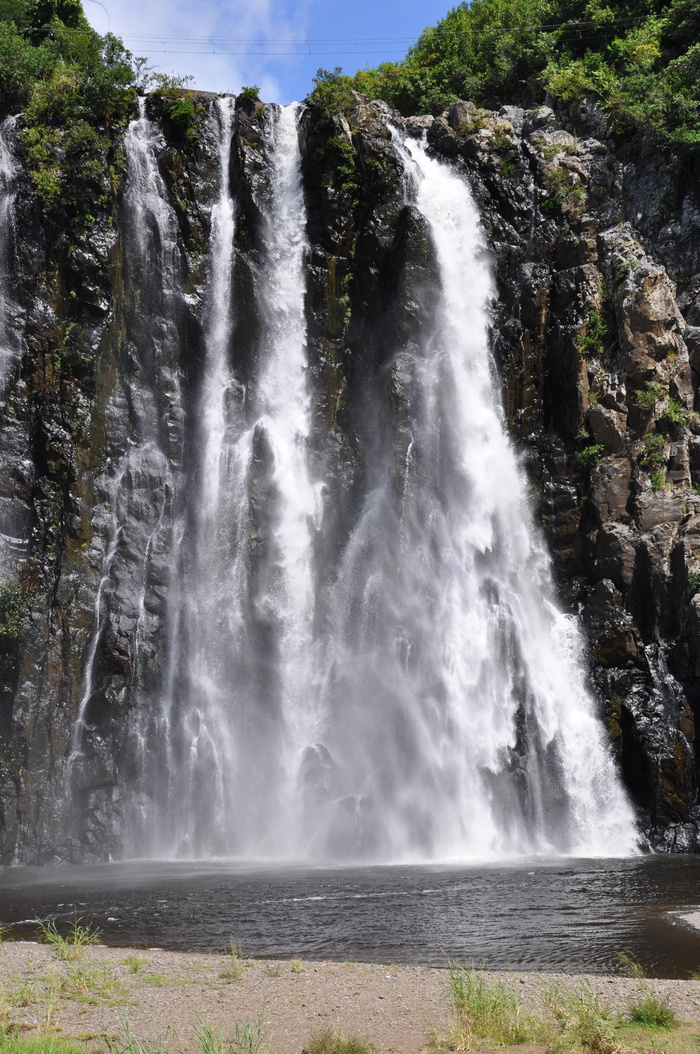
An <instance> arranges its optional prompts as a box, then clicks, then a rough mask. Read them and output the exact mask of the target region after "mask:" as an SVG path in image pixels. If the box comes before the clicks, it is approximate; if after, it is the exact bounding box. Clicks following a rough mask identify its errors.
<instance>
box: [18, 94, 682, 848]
mask: <svg viewBox="0 0 700 1054" xmlns="http://www.w3.org/2000/svg"><path fill="white" fill-rule="evenodd" d="M212 105H213V97H211V96H208V95H205V94H204V93H202V94H201V95H200V96H199V99H198V105H197V114H196V124H197V136H196V137H195V138H194V140H193V141H191V142H189V143H188V144H187V145H186V146H183V145H182V144H178V143H177V142H176V141H175V140H174V138H173V135H172V130H169V129H168V126H167V120H166V119H165V117H164V115H163V113H161V112H160V110H159V109H158V105H157V104H156V103H152V104H150V103H149V109H148V112H149V115H150V116H151V117H152V118H153V119H155V120H158V121H160V122H161V127H162V131H163V134H164V140H163V144H162V148H161V150H160V153H159V157H158V164H159V171H160V172H161V175H162V178H163V181H164V184H165V186H166V188H167V193H168V195H169V200H170V201H171V204H172V206H173V208H174V211H175V216H176V221H177V228H178V229H177V242H178V248H177V264H176V266H177V268H178V269H179V270H178V282H179V284H180V289H181V292H182V294H183V295H182V297H181V299H180V301H179V307H178V309H177V312H176V316H177V317H176V319H175V322H174V323H173V319H172V318H169V317H167V315H168V313H167V311H166V310H165V307H164V306H163V304H162V302H159V299H158V298H159V296H161V295H162V294H161V292H159V291H158V290H157V289H156V288H155V284H154V285H153V287H151V286H150V285H149V283H145V284H143V285H140V286H138V287H137V285H136V284H135V281H136V280H135V276H134V274H133V262H132V260H131V257H130V252H129V227H128V220H127V219H126V218H125V216H124V212H123V208H124V202H123V200H120V201H118V202H117V203H116V205H115V207H114V209H113V210H111V211H107V210H106V208H105V209H102V211H100V209H98V210H97V211H98V215H97V216H96V219H95V223H94V226H93V228H92V229H91V230H89V231H86V232H85V233H84V234H83V235H80V236H79V237H78V238H77V239H76V240H75V244H74V245H72V246H71V247H70V248H68V246H67V243H66V240H65V239H58V240H52V238H54V236H53V235H51V234H49V233H48V232H47V231H45V230H44V227H43V224H42V215H41V209H40V207H39V204H38V202H37V199H36V198H35V196H34V194H33V191H32V188H31V186H30V185H29V183H28V181H27V180H24V181H23V182H22V183H21V186H20V192H19V196H18V200H17V206H16V207H17V217H18V219H17V226H16V255H15V257H14V261H13V268H14V272H13V276H12V281H13V297H14V299H15V300H16V302H17V312H16V318H17V328H18V331H21V336H22V340H23V345H24V352H23V355H22V357H21V359H20V360H19V361H18V362H17V364H16V367H15V369H14V372H13V374H12V377H11V378H10V382H9V384H8V387H7V391H6V393H5V395H4V396H3V403H2V405H1V406H0V427H1V428H2V452H1V455H0V532H1V537H0V545H1V546H2V552H3V554H4V557H5V566H6V567H7V568H8V570H9V575H10V578H11V580H12V581H13V582H14V583H16V584H17V586H18V588H19V590H20V592H21V595H22V597H23V603H24V606H25V609H26V613H27V616H26V619H25V621H24V623H23V626H22V630H21V640H20V641H19V643H18V646H17V657H16V664H15V667H14V671H13V680H12V683H11V684H10V685H9V689H10V690H8V691H5V688H4V687H3V692H4V694H2V693H0V735H1V736H2V743H1V744H0V860H2V861H11V860H19V861H25V862H35V861H39V862H43V861H53V860H59V859H60V860H66V859H73V860H93V859H94V860H97V859H104V858H106V857H108V856H109V855H110V854H112V853H119V852H120V850H121V847H122V845H123V825H124V823H125V822H126V821H125V817H126V811H125V810H126V805H125V801H124V787H125V786H128V784H129V782H130V779H131V777H132V772H133V768H134V766H135V764H136V760H135V758H134V757H133V755H132V753H131V752H130V747H129V744H128V742H126V740H125V737H124V733H125V728H126V721H127V717H128V715H129V714H130V713H133V712H134V711H136V710H143V709H144V708H147V706H148V699H149V698H152V697H153V696H154V695H155V694H156V693H157V692H158V690H159V686H160V685H161V684H162V683H163V677H164V662H165V653H164V641H165V633H166V617H167V612H166V596H167V591H168V588H169V584H170V579H171V575H172V558H173V524H174V514H175V505H176V504H177V503H178V502H180V503H182V502H186V501H187V498H188V495H187V493H186V492H183V491H182V490H181V487H180V484H181V482H182V479H183V466H186V465H187V464H188V459H190V458H191V456H192V444H193V436H194V434H195V432H196V426H197V425H196V422H197V412H198V409H197V405H196V393H197V391H198V384H199V380H200V377H201V370H202V362H203V340H202V327H203V310H204V304H203V296H204V287H205V279H206V260H205V247H206V244H207V240H208V236H209V228H210V213H211V206H212V202H213V201H214V199H215V196H216V188H217V180H218V171H217V157H216V143H215V142H214V141H213V138H212V135H211V132H210V128H209V125H208V124H207V112H208V109H209V107H211V106H212ZM388 117H390V119H391V122H392V123H393V124H394V125H395V126H397V127H398V128H403V129H405V131H406V133H407V134H408V135H414V136H422V135H426V136H427V139H428V142H429V144H430V147H431V148H432V150H433V151H434V152H435V153H436V154H437V155H440V156H443V157H445V158H447V159H449V161H450V163H451V164H454V165H456V166H458V167H459V168H460V169H461V170H462V171H463V172H464V176H465V179H467V180H468V181H469V183H470V185H471V187H472V190H473V193H474V196H475V199H476V201H477V203H478V205H479V208H480V210H481V215H482V221H483V224H484V228H485V231H486V236H487V241H488V244H489V248H490V251H491V256H492V263H493V267H494V271H495V279H496V284H497V297H496V299H495V302H494V304H493V351H494V361H495V364H496V367H497V369H498V371H499V373H500V377H501V382H502V389H503V402H504V407H505V412H506V416H507V420H508V424H509V427H510V430H511V434H512V436H513V440H514V442H515V443H516V444H517V445H518V447H519V448H520V449H521V450H522V451H523V455H524V456H523V461H524V464H525V465H526V468H527V471H528V472H529V474H530V476H531V480H532V489H533V495H534V496H535V502H536V505H537V512H538V515H539V519H540V522H541V524H542V528H543V530H544V532H545V534H546V536H547V539H548V542H549V544H550V548H551V551H552V554H553V559H554V565H555V571H556V574H557V578H558V583H559V587H560V594H561V598H562V603H564V604H565V605H568V606H569V607H570V608H571V610H576V611H580V612H581V615H582V619H583V623H584V626H585V628H586V631H587V633H588V637H589V641H590V655H589V661H590V663H591V670H592V676H593V680H594V683H595V685H596V686H597V689H598V691H599V694H600V700H601V707H602V708H603V710H604V711H605V714H606V715H607V720H608V723H609V726H610V729H611V734H612V737H613V742H614V745H615V750H616V752H617V755H618V758H619V761H620V766H621V771H622V773H623V777H624V779H625V781H626V783H627V786H628V788H629V790H630V794H631V796H632V798H633V799H634V801H635V802H636V804H637V806H638V808H639V810H640V815H641V816H642V818H643V824H644V827H645V830H646V833H647V835H648V837H649V839H650V842H651V844H652V845H654V846H656V847H658V848H661V849H668V850H674V851H690V850H694V849H695V848H696V847H697V846H698V844H699V843H700V836H699V834H698V832H699V831H700V803H698V797H697V794H698V790H697V770H698V754H697V748H696V742H695V724H696V720H697V718H698V715H699V714H700V680H699V678H700V592H699V590H700V496H698V494H696V490H697V489H698V487H699V486H700V423H699V422H698V419H697V417H696V416H695V414H694V407H695V403H696V399H697V387H698V382H699V378H700V229H699V228H700V204H699V203H698V200H697V193H696V191H695V190H694V188H693V187H692V186H691V185H690V184H689V183H687V182H686V181H685V179H684V174H683V172H682V170H681V167H680V162H678V161H676V160H674V159H671V158H666V157H664V156H663V155H661V154H660V153H659V152H658V151H657V150H655V149H654V148H652V147H651V146H649V145H647V144H645V143H643V142H637V141H634V140H633V141H630V142H627V143H625V144H624V145H623V146H622V147H617V146H616V145H615V144H614V143H613V141H612V139H611V135H610V130H609V128H608V125H607V122H606V120H605V118H604V116H603V115H602V114H601V113H600V112H599V111H598V110H597V109H596V107H595V105H594V104H593V103H591V102H586V103H585V104H582V105H581V106H579V107H577V108H576V109H575V110H573V111H571V112H568V111H566V112H565V111H561V112H555V111H554V110H552V109H550V108H548V107H541V108H539V109H537V110H533V111H524V110H522V109H519V108H517V107H509V106H505V107H503V109H502V110H500V111H499V112H498V113H495V112H492V111H480V110H478V109H477V107H475V106H474V105H473V104H472V103H470V102H468V101H462V102H457V103H455V104H453V106H452V107H451V108H450V110H449V111H448V113H447V114H446V115H444V116H442V117H437V118H432V117H414V118H409V119H407V120H405V121H404V120H403V119H402V118H401V117H399V115H397V114H389V113H388V108H387V107H386V106H385V105H384V104H383V103H371V102H368V101H367V100H366V99H364V98H363V97H362V96H360V95H358V94H355V95H354V97H353V102H352V105H351V106H350V107H349V108H348V111H347V112H346V114H345V115H342V116H341V115H328V114H326V113H324V112H322V111H321V110H319V109H316V108H314V107H309V108H308V109H307V111H306V113H305V115H304V118H303V122H302V132H303V140H304V141H303V144H302V147H303V156H304V180H305V187H306V194H307V203H308V217H309V218H308V230H309V238H310V251H309V259H308V292H307V321H308V332H309V348H310V358H309V362H310V365H309V372H310V376H311V378H312V383H313V388H314V413H315V415H316V420H317V423H318V427H316V429H315V430H314V435H315V437H316V438H315V443H316V446H315V448H314V457H315V458H316V459H317V461H318V466H319V475H321V474H322V475H323V476H324V478H326V479H327V480H328V489H329V493H328V494H327V496H326V508H327V510H328V513H327V515H328V522H329V524H330V527H329V529H328V530H327V531H326V533H325V535H324V538H323V540H321V539H319V541H318V547H319V552H318V558H319V559H323V560H324V561H326V562H327V564H328V566H329V567H331V566H334V564H335V562H337V560H338V559H339V555H340V551H341V547H342V540H343V539H344V538H346V537H347V534H348V531H349V530H350V528H351V527H352V524H353V522H354V518H355V516H356V515H357V511H358V502H357V500H356V496H357V494H358V493H359V491H360V489H361V487H362V486H363V481H364V480H365V479H366V476H367V473H368V472H370V471H371V468H370V463H371V458H370V456H369V455H370V452H371V446H372V443H373V442H375V441H376V436H377V434H379V433H381V431H382V429H390V430H391V433H392V435H393V437H394V442H396V443H398V444H400V445H402V447H405V446H406V445H407V444H408V442H409V439H410V437H409V433H410V421H408V420H407V419H406V393H407V392H408V391H410V386H411V383H412V380H411V378H412V370H413V369H414V368H415V358H414V352H415V348H414V339H415V331H416V328H417V327H418V328H419V327H420V326H421V324H422V322H421V317H420V312H419V311H418V309H417V306H416V305H417V303H418V302H419V298H420V295H423V292H424V290H425V285H426V283H429V282H430V281H432V280H433V279H432V278H431V274H432V273H433V271H432V268H431V266H430V263H431V254H432V248H431V245H430V239H429V237H428V236H427V232H426V230H425V226H424V223H423V221H422V220H421V217H420V215H419V214H418V213H417V212H416V211H415V210H414V209H412V208H411V207H410V205H407V204H406V201H405V194H404V186H403V182H402V177H401V166H400V163H399V162H398V160H397V158H396V155H395V152H394V150H393V148H392V144H391V134H390V132H389V131H388V128H387V118H388ZM265 119H266V114H265V109H264V108H263V107H262V104H260V103H259V102H258V101H256V100H238V101H237V103H236V109H235V120H234V145H233V150H232V155H231V170H230V179H231V183H232V186H233V187H234V189H235V192H236V199H237V208H238V226H237V230H238V235H237V238H238V242H237V248H238V250H239V257H238V260H239V264H238V266H237V268H236V273H235V276H234V282H235V302H236V304H237V305H238V306H237V314H236V318H235V333H234V341H233V344H234V346H235V348H236V355H237V356H238V363H237V364H238V368H239V370H240V374H241V377H242V378H243V379H245V376H246V374H247V371H248V370H250V369H252V367H253V364H252V359H251V357H252V355H253V348H254V347H255V345H256V334H257V332H258V330H259V325H260V320H259V319H258V318H257V316H256V307H255V296H254V287H255V273H256V262H257V258H258V257H257V254H258V253H259V248H260V225H261V217H262V215H263V210H264V208H265V196H266V191H265V168H266V162H265V156H264V135H263V130H264V121H265ZM169 136H170V138H169ZM662 200H663V202H664V204H663V207H662V206H660V205H659V202H661V201H662ZM154 283H155V279H154ZM255 458H256V473H257V475H256V480H257V481H258V485H259V490H260V495H262V493H263V491H264V488H265V486H266V471H267V468H266V466H267V461H268V457H267V452H266V440H265V436H264V434H263V433H262V432H261V433H260V434H259V435H257V436H256V440H255ZM117 480H118V485H117ZM263 504H264V503H263ZM255 511H256V510H255V509H254V512H255ZM115 523H116V524H117V525H118V536H116V535H115V533H114V531H115V528H114V524H115ZM255 531H256V534H255V537H253V538H252V539H251V543H250V544H251V546H254V545H263V544H265V523H264V517H263V516H262V513H260V516H259V517H258V519H257V520H256V521H255ZM96 626H98V627H99V633H98V634H97V636H96V629H95V627H96ZM89 664H92V665H91V667H90V671H91V692H90V695H89V697H88V698H85V686H86V683H87V682H86V670H87V668H88V665H89ZM80 713H82V731H81V733H80V734H81V746H82V752H81V757H80V761H79V764H76V765H75V768H74V771H72V772H71V773H70V774H69V777H67V775H66V765H67V760H66V759H67V758H68V757H69V755H70V753H71V737H72V736H73V735H74V731H73V730H74V727H75V720H76V716H78V715H79V714H80ZM324 749H325V748H323V747H322V746H319V747H318V748H317V749H316V755H314V756H313V757H311V755H309V758H308V759H307V768H308V772H309V786H310V787H311V790H310V793H312V790H313V786H314V785H315V783H318V782H319V781H323V780H326V781H329V780H332V779H333V773H332V772H331V771H330V769H329V767H328V764H327V759H326V758H325V755H324ZM67 778H69V781H70V785H71V786H72V788H73V796H72V800H67V799H66V795H65V786H66V779H67ZM157 778H158V776H157V774H155V773H154V774H152V780H153V783H154V785H155V783H156V782H157ZM154 793H155V792H154ZM346 804H347V803H346ZM345 807H346V806H345V805H344V804H343V803H341V804H340V806H339V808H340V809H341V810H342V809H343V808H345ZM364 807H366V808H370V807H371V804H366V805H363V808H364ZM347 809H348V815H349V816H350V815H351V814H352V815H354V814H355V812H356V811H357V810H356V803H354V802H352V803H349V804H347ZM353 810H354V811H353ZM348 822H350V821H348ZM136 848H137V849H138V847H136Z"/></svg>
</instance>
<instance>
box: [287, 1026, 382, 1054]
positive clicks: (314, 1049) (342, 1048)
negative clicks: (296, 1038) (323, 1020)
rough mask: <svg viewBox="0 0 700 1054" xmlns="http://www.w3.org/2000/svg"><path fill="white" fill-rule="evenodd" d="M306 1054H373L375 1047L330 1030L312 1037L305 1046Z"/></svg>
mask: <svg viewBox="0 0 700 1054" xmlns="http://www.w3.org/2000/svg"><path fill="white" fill-rule="evenodd" d="M305 1049H306V1051H307V1054H375V1052H376V1047H373V1046H372V1044H371V1043H363V1042H362V1040H360V1039H356V1038H355V1037H350V1038H345V1037H344V1036H341V1035H340V1034H339V1033H337V1032H334V1031H333V1030H332V1029H330V1028H329V1029H326V1031H324V1032H321V1033H319V1035H317V1036H314V1037H313V1039H311V1040H310V1041H309V1043H307V1044H306V1047H305Z"/></svg>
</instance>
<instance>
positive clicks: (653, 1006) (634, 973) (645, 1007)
mask: <svg viewBox="0 0 700 1054" xmlns="http://www.w3.org/2000/svg"><path fill="white" fill-rule="evenodd" d="M618 959H619V961H620V964H621V966H622V967H623V968H624V969H625V970H626V971H627V973H628V974H629V975H630V977H634V978H635V979H636V981H637V996H636V998H635V999H634V1000H633V1001H632V1002H631V1003H630V1004H629V1006H628V1016H629V1020H630V1023H631V1024H633V1025H643V1026H644V1027H645V1028H675V1027H676V1026H677V1024H678V1022H677V1020H676V1012H675V1010H674V1009H673V1008H672V1007H671V1006H670V1005H669V1002H668V999H667V998H666V999H660V998H659V997H658V996H656V995H654V993H653V992H652V990H651V988H650V986H649V982H648V981H647V979H646V977H645V976H644V970H643V969H642V967H641V964H640V963H639V961H638V960H637V959H635V957H634V956H633V955H630V953H629V952H623V953H622V954H621V955H619V956H618Z"/></svg>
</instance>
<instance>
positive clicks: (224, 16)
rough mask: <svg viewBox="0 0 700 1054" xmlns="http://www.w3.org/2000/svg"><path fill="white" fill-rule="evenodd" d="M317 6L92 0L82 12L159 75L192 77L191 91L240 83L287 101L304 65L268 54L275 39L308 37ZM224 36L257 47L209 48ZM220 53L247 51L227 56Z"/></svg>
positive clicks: (271, 0) (306, 1)
mask: <svg viewBox="0 0 700 1054" xmlns="http://www.w3.org/2000/svg"><path fill="white" fill-rule="evenodd" d="M314 2H315V0H219V2H217V0H208V2H205V3H199V4H197V5H196V6H195V5H194V4H192V3H191V2H188V0H171V2H170V3H168V4H167V5H166V4H164V3H163V2H162V0H99V2H97V0H87V2H86V3H85V13H86V15H87V17H88V18H89V20H90V22H91V24H92V25H93V26H94V27H95V29H97V31H98V32H100V33H106V32H108V31H109V32H112V33H114V34H115V35H116V36H118V37H121V38H122V39H123V41H124V43H125V45H126V46H127V47H128V48H129V50H130V51H131V52H132V53H133V54H134V55H145V56H146V58H147V59H148V61H149V62H150V63H151V65H153V66H154V68H156V69H158V70H159V71H161V72H163V73H175V74H180V75H185V76H186V75H191V76H193V77H194V81H193V87H196V88H199V89H201V90H203V91H215V92H238V91H239V89H240V88H241V86H242V85H245V84H258V85H259V86H260V89H261V92H260V94H261V97H262V98H263V99H266V100H268V101H280V102H288V101H290V99H288V98H285V95H286V94H287V88H286V86H285V81H286V80H287V79H288V77H289V75H290V74H292V75H293V73H294V72H295V66H298V65H299V62H300V60H299V59H295V58H289V57H285V58H278V59H275V58H274V56H273V55H266V54H264V52H265V51H266V50H268V51H274V50H276V49H275V46H274V44H273V43H272V41H273V40H285V39H287V40H288V39H290V38H297V39H298V38H300V37H301V38H303V37H304V36H306V33H307V20H308V15H309V8H310V6H311V5H312V4H313V3H314ZM139 37H141V38H152V39H148V40H147V39H138V38H139ZM167 38H171V39H170V40H168V39H167ZM172 38H182V39H179V40H175V39H172ZM225 38H229V39H230V38H237V39H242V38H243V39H245V38H247V39H249V40H254V41H256V42H260V45H257V44H256V45H250V46H249V47H248V48H247V49H246V48H245V45H242V44H239V45H228V46H226V47H225V46H224V45H222V44H221V43H218V44H217V43H214V44H213V45H210V44H207V43H206V42H207V41H214V42H216V41H217V39H218V41H221V40H222V39H225ZM266 42H267V43H266ZM222 49H224V50H228V51H230V52H241V51H244V50H247V51H248V52H249V53H248V54H222V53H221V52H222ZM190 52H198V54H191V53H190Z"/></svg>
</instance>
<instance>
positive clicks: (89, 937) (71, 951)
mask: <svg viewBox="0 0 700 1054" xmlns="http://www.w3.org/2000/svg"><path fill="white" fill-rule="evenodd" d="M39 934H40V936H41V940H42V941H43V942H44V944H49V945H50V946H51V947H52V948H53V950H54V952H55V953H56V955H57V957H58V958H59V959H63V960H64V961H70V960H74V959H80V958H81V957H82V955H83V952H84V951H85V949H86V948H89V947H91V946H93V945H95V944H99V943H100V940H101V937H102V934H101V933H100V931H99V930H98V929H95V928H94V927H93V926H90V924H89V923H84V922H83V921H82V919H75V920H74V921H73V923H72V924H71V927H70V929H69V930H68V933H67V934H66V935H65V936H63V934H61V933H59V932H58V930H57V928H56V923H55V922H46V923H44V922H40V923H39Z"/></svg>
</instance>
